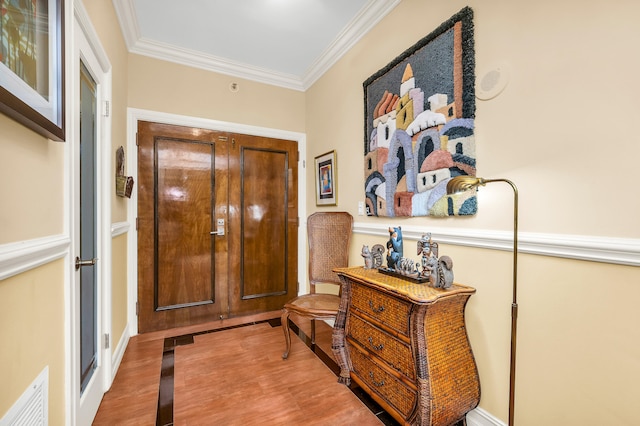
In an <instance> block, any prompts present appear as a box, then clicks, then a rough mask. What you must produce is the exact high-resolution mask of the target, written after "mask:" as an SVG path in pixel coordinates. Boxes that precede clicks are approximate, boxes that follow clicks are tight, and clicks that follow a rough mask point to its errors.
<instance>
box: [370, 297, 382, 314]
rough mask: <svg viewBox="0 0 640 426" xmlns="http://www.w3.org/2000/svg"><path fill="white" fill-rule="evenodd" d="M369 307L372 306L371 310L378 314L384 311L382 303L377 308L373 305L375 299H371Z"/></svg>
mask: <svg viewBox="0 0 640 426" xmlns="http://www.w3.org/2000/svg"><path fill="white" fill-rule="evenodd" d="M369 307H370V308H371V310H372V311H373V312H375V313H376V314H379V313H380V312H384V306H382V305H380V306H378V307H377V308H374V307H373V301H372V300H369Z"/></svg>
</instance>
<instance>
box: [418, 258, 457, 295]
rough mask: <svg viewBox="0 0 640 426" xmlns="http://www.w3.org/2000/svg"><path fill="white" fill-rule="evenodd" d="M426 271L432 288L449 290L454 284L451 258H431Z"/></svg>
mask: <svg viewBox="0 0 640 426" xmlns="http://www.w3.org/2000/svg"><path fill="white" fill-rule="evenodd" d="M425 271H427V272H428V274H429V285H430V286H431V287H435V288H444V289H447V288H449V287H451V284H453V260H452V259H451V258H450V257H449V256H442V257H440V258H437V257H435V256H429V258H428V259H427V266H426V267H425ZM423 272H424V271H423Z"/></svg>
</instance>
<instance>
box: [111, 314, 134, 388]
mask: <svg viewBox="0 0 640 426" xmlns="http://www.w3.org/2000/svg"><path fill="white" fill-rule="evenodd" d="M129 337H130V336H129V327H128V326H127V327H125V328H124V330H123V332H122V336H121V337H120V340H119V341H118V346H116V347H115V348H114V350H113V353H112V355H111V377H116V373H117V372H118V368H120V364H121V363H122V358H124V351H125V350H126V349H127V345H129Z"/></svg>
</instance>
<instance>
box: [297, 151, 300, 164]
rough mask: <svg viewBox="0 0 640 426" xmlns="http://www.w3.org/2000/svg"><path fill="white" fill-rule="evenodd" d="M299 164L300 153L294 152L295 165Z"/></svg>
mask: <svg viewBox="0 0 640 426" xmlns="http://www.w3.org/2000/svg"><path fill="white" fill-rule="evenodd" d="M299 162H300V151H298V152H296V163H299Z"/></svg>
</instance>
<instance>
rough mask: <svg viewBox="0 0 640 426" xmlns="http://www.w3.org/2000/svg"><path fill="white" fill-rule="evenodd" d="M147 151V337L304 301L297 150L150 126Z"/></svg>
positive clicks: (142, 232)
mask: <svg viewBox="0 0 640 426" xmlns="http://www.w3.org/2000/svg"><path fill="white" fill-rule="evenodd" d="M138 144H139V147H138V303H139V317H138V319H139V324H138V329H139V331H140V332H141V333H143V332H147V331H153V330H161V329H167V328H172V327H177V326H183V325H191V324H197V323H201V322H205V321H210V320H213V319H218V318H221V317H227V316H234V315H239V314H246V313H257V312H265V311H274V310H279V309H281V308H282V306H283V305H284V303H285V302H286V301H288V300H289V299H291V298H293V297H295V296H296V294H297V268H298V261H297V242H298V217H297V215H298V211H297V208H298V196H297V194H298V186H297V175H298V169H297V143H296V142H293V141H286V140H280V139H270V138H264V137H257V136H248V135H237V134H226V133H222V132H216V131H211V130H204V129H193V128H186V127H180V126H172V125H164V124H157V123H147V122H140V123H139V126H138ZM219 220H222V221H223V222H222V224H219V223H218V221H219ZM218 230H223V231H224V235H220V234H217V232H218ZM211 233H213V234H214V235H211Z"/></svg>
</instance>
